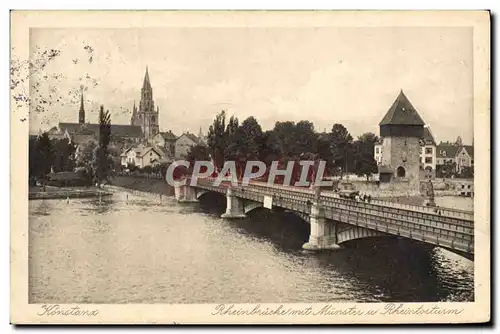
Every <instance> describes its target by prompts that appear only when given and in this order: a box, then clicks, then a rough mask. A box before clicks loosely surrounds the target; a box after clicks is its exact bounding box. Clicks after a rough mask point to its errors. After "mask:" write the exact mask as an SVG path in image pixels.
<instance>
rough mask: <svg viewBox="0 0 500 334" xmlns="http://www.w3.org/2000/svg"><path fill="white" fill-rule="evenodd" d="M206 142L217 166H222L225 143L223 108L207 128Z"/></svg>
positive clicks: (224, 113) (224, 115) (224, 114)
mask: <svg viewBox="0 0 500 334" xmlns="http://www.w3.org/2000/svg"><path fill="white" fill-rule="evenodd" d="M207 142H208V143H207V144H208V147H209V148H210V150H211V155H212V158H213V159H214V160H215V164H216V166H217V168H222V166H223V165H224V153H225V149H226V145H227V139H226V112H225V111H224V110H222V111H221V112H220V113H219V114H217V116H216V117H215V120H214V122H213V124H212V125H211V126H210V128H209V129H208V138H207Z"/></svg>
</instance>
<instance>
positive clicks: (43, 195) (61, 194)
mask: <svg viewBox="0 0 500 334" xmlns="http://www.w3.org/2000/svg"><path fill="white" fill-rule="evenodd" d="M111 195H113V194H112V193H111V192H108V191H105V190H102V189H99V188H95V187H74V188H69V187H67V188H62V187H61V188H59V187H51V186H47V187H45V191H44V189H43V188H42V187H30V188H29V190H28V200H37V199H66V198H91V197H99V196H101V197H103V196H111Z"/></svg>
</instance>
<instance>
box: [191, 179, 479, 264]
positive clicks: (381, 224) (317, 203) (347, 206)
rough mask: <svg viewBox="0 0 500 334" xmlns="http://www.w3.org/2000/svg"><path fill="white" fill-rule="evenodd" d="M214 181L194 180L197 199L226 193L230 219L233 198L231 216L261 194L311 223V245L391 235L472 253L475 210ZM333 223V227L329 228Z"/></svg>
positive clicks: (250, 205) (255, 204)
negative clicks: (211, 193)
mask: <svg viewBox="0 0 500 334" xmlns="http://www.w3.org/2000/svg"><path fill="white" fill-rule="evenodd" d="M188 181H189V180H188ZM214 181H215V179H212V178H205V179H199V180H198V182H197V184H196V186H195V188H196V189H197V194H196V198H198V197H200V196H201V195H203V194H204V193H205V192H208V191H211V192H218V193H221V194H225V195H226V196H228V197H227V198H228V209H227V211H226V212H227V213H229V215H228V214H226V217H229V218H231V217H232V216H231V210H233V211H234V209H231V208H233V207H238V205H236V206H234V202H235V201H239V202H240V203H237V204H239V205H240V206H241V208H242V211H243V212H239V213H236V215H234V217H238V216H244V214H246V213H248V212H250V211H251V210H253V209H255V208H258V207H262V206H263V203H264V198H265V197H268V198H272V206H273V207H280V208H283V209H285V210H289V211H292V212H294V213H295V214H297V215H299V216H300V217H302V218H303V219H304V220H306V221H308V222H309V223H310V224H311V237H313V234H315V235H316V237H314V238H315V239H314V244H316V245H320V246H321V244H322V242H321V238H326V237H328V238H327V239H328V240H329V241H327V242H333V243H334V244H341V243H342V242H346V241H350V240H353V239H360V238H364V237H372V236H383V235H386V236H387V235H394V236H400V237H405V238H409V239H412V240H415V241H417V242H423V243H427V244H432V245H435V246H440V247H443V248H446V249H449V250H451V251H453V252H455V253H458V254H460V255H463V256H465V257H468V258H472V257H473V254H474V214H473V212H470V211H463V210H454V209H449V208H442V207H425V206H418V205H405V204H399V203H392V202H388V201H381V200H371V201H370V203H368V202H363V201H356V200H352V199H346V198H341V197H340V196H338V194H336V193H335V192H333V191H324V190H323V191H322V192H321V194H320V195H319V198H315V194H314V191H313V190H312V189H309V188H300V187H294V186H283V185H268V184H267V183H264V182H258V181H253V182H250V184H249V185H248V186H231V187H230V186H229V183H222V184H221V185H219V186H217V187H215V186H213V182H214ZM190 188H192V187H190ZM229 196H231V199H232V202H233V204H232V205H230V204H229V202H230V197H229ZM268 200H269V199H268ZM242 202H243V203H242ZM230 206H231V208H230ZM233 213H234V212H233ZM323 220H324V221H325V222H326V224H325V223H323ZM332 223H333V224H332ZM339 223H340V224H339ZM322 224H323V225H325V226H323V225H322ZM328 225H330V227H329V226H328ZM332 225H334V227H335V228H331V227H332ZM313 230H314V231H313ZM325 240H326V239H325ZM320 248H324V247H320Z"/></svg>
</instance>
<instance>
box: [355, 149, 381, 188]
mask: <svg viewBox="0 0 500 334" xmlns="http://www.w3.org/2000/svg"><path fill="white" fill-rule="evenodd" d="M353 153H354V172H355V173H356V175H358V176H366V181H369V180H370V176H371V175H372V174H373V173H375V172H376V171H377V162H376V161H375V158H374V156H373V148H372V147H371V145H370V144H369V143H366V142H363V141H362V140H357V141H355V142H354V143H353Z"/></svg>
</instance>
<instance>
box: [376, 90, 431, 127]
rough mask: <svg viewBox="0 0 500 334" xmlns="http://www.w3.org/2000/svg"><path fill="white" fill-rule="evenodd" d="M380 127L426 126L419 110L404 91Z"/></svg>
mask: <svg viewBox="0 0 500 334" xmlns="http://www.w3.org/2000/svg"><path fill="white" fill-rule="evenodd" d="M379 125H422V126H423V125H425V123H424V121H423V120H422V118H421V117H420V115H419V114H418V112H417V110H416V109H415V107H413V105H412V104H411V102H410V100H408V98H407V97H406V95H405V93H404V92H403V90H401V92H400V93H399V95H398V97H397V98H396V100H395V101H394V103H393V104H392V106H391V108H390V109H389V110H388V111H387V113H386V114H385V116H384V118H382V121H380V123H379Z"/></svg>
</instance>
